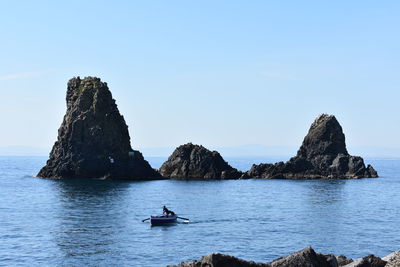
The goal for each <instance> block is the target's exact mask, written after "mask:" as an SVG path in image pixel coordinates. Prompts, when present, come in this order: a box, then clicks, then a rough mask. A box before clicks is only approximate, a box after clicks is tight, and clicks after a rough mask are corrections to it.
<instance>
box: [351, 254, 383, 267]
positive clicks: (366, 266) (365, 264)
mask: <svg viewBox="0 0 400 267" xmlns="http://www.w3.org/2000/svg"><path fill="white" fill-rule="evenodd" d="M384 266H387V265H386V261H384V260H382V259H381V258H379V257H375V256H374V255H368V256H366V257H364V258H361V259H357V260H355V261H353V262H352V263H349V264H347V265H344V267H384Z"/></svg>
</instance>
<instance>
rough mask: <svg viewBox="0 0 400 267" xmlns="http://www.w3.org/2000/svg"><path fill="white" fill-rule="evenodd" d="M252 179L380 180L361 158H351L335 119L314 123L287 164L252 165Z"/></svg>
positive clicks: (328, 117) (329, 118)
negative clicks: (374, 178) (376, 178)
mask: <svg viewBox="0 0 400 267" xmlns="http://www.w3.org/2000/svg"><path fill="white" fill-rule="evenodd" d="M247 175H248V176H249V177H254V178H275V179H356V178H364V177H365V178H373V177H378V173H377V172H376V171H375V170H374V168H373V167H372V166H371V165H368V166H365V164H364V160H363V159H362V158H361V157H356V156H351V155H350V154H349V153H348V152H347V149H346V142H345V135H344V134H343V130H342V127H341V126H340V124H339V122H338V121H337V120H336V118H335V116H333V115H328V114H322V115H320V116H319V117H318V118H316V119H315V121H314V123H313V124H312V125H311V127H310V130H309V131H308V134H307V135H306V137H305V138H304V141H303V144H302V145H301V147H300V149H299V151H298V152H297V155H296V156H295V157H293V158H291V159H290V160H289V161H288V162H285V163H284V162H279V163H276V164H259V165H253V166H252V167H251V169H250V170H249V171H248V172H247Z"/></svg>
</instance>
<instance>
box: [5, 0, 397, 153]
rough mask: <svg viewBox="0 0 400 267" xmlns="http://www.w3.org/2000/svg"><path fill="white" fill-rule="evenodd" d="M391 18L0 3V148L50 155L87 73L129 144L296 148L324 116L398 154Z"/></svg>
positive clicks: (295, 9)
mask: <svg viewBox="0 0 400 267" xmlns="http://www.w3.org/2000/svg"><path fill="white" fill-rule="evenodd" d="M399 14H400V2H399V1H368V0H364V1H255V0H254V1H235V0H230V1H173V0H172V1H40V0H38V1H2V2H1V8H0V25H1V27H0V38H1V42H0V99H1V100H2V101H1V105H0V123H1V125H2V128H1V131H0V147H9V146H22V147H23V146H26V147H35V148H41V149H44V150H47V149H48V150H50V148H51V146H52V145H53V143H54V141H55V140H56V138H57V130H58V128H59V126H60V124H61V122H62V119H63V116H64V113H65V110H66V104H65V93H66V84H67V81H68V80H69V79H70V78H72V77H74V76H81V77H85V76H97V77H100V78H101V79H102V80H103V81H105V82H107V83H108V85H109V88H110V90H111V92H112V94H113V97H114V98H115V99H116V102H117V105H118V107H119V110H120V112H121V114H123V116H124V117H125V120H126V122H127V124H128V125H129V132H130V135H131V141H132V146H133V147H134V148H139V149H140V148H158V147H176V146H178V145H181V144H184V143H187V142H193V143H197V144H203V145H204V146H206V147H209V148H219V147H238V146H247V145H254V144H256V145H260V146H266V147H268V146H274V147H295V148H296V149H297V147H298V146H299V145H300V144H301V142H302V140H303V138H304V136H305V135H306V133H307V131H308V128H309V127H310V124H311V123H312V122H313V120H314V119H315V118H316V117H317V116H318V115H319V114H321V113H329V114H334V115H335V116H336V117H337V119H338V120H339V122H340V123H341V125H342V127H343V129H344V132H345V135H346V140H347V145H348V147H350V148H353V147H354V148H355V150H356V148H357V147H358V148H359V147H372V148H376V149H378V150H379V151H385V149H387V151H389V150H390V151H392V150H396V149H398V150H397V151H400V138H399V133H400V116H399V115H400V108H399V104H398V103H399V99H400V92H399V91H400V90H399V89H400V88H399V85H400V49H399V47H400V34H399V29H400V16H399ZM349 150H350V151H349V152H350V153H351V152H352V150H351V149H349ZM398 156H400V153H399V155H398Z"/></svg>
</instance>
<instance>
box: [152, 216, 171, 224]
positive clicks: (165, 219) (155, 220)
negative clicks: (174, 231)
mask: <svg viewBox="0 0 400 267" xmlns="http://www.w3.org/2000/svg"><path fill="white" fill-rule="evenodd" d="M177 219H178V216H176V215H173V216H172V215H169V216H167V215H160V216H151V217H150V223H151V225H171V224H174V223H177V222H178V221H177Z"/></svg>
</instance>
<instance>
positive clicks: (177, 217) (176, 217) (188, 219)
mask: <svg viewBox="0 0 400 267" xmlns="http://www.w3.org/2000/svg"><path fill="white" fill-rule="evenodd" d="M176 218H178V219H182V220H186V221H189V219H188V218H183V217H178V216H176Z"/></svg>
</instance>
